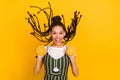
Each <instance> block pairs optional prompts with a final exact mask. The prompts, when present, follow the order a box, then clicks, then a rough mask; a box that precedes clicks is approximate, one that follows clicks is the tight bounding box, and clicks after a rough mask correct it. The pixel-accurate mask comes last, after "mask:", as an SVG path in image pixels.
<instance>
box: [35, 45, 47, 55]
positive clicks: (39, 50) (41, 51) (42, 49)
mask: <svg viewBox="0 0 120 80" xmlns="http://www.w3.org/2000/svg"><path fill="white" fill-rule="evenodd" d="M36 53H37V54H38V55H40V56H42V55H44V54H45V53H46V49H45V46H43V45H42V46H40V45H39V46H38V47H37V49H36Z"/></svg>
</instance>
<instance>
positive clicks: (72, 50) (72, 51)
mask: <svg viewBox="0 0 120 80" xmlns="http://www.w3.org/2000/svg"><path fill="white" fill-rule="evenodd" d="M66 53H67V54H68V55H74V54H76V48H75V47H73V46H69V47H67V50H66Z"/></svg>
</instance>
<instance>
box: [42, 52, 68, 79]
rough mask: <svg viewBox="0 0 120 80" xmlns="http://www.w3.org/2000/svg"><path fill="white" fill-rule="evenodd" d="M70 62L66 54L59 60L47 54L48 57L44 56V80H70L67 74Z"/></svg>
mask: <svg viewBox="0 0 120 80" xmlns="http://www.w3.org/2000/svg"><path fill="white" fill-rule="evenodd" d="M56 54H57V53H56ZM69 62H70V60H69V57H68V56H67V55H66V54H64V55H63V56H62V57H60V58H58V59H54V58H53V57H51V56H50V55H49V53H46V55H45V56H44V65H45V77H44V80H68V79H67V72H68V66H69Z"/></svg>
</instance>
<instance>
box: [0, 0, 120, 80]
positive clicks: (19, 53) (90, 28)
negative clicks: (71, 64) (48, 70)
mask: <svg viewBox="0 0 120 80" xmlns="http://www.w3.org/2000/svg"><path fill="white" fill-rule="evenodd" d="M48 1H49V2H50V3H51V6H52V9H53V12H54V15H61V14H64V16H65V20H66V24H67V25H68V24H70V19H71V18H72V16H73V12H74V11H75V10H79V11H81V14H82V15H83V17H82V19H81V22H80V24H79V25H78V28H77V34H76V36H75V38H74V39H73V40H72V41H71V42H70V43H69V44H68V45H74V46H75V47H76V48H77V64H78V67H79V71H80V74H79V76H78V77H77V78H75V77H74V76H73V75H72V72H71V69H70V68H69V74H68V76H69V80H120V77H119V76H120V6H119V4H120V1H119V0H2V1H1V2H0V80H43V75H44V74H43V68H42V71H41V72H40V73H39V75H37V76H35V75H34V74H33V67H34V64H35V50H36V47H37V46H38V45H39V44H40V42H39V41H38V40H37V39H35V38H34V37H33V36H32V35H30V32H31V31H32V29H31V27H30V25H29V24H28V23H27V21H26V20H25V17H26V16H28V15H27V13H26V12H27V11H28V10H31V8H30V6H31V5H36V6H40V7H41V8H44V7H47V6H48ZM42 21H43V22H44V19H43V20H42Z"/></svg>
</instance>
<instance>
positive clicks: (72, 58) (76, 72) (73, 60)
mask: <svg viewBox="0 0 120 80" xmlns="http://www.w3.org/2000/svg"><path fill="white" fill-rule="evenodd" d="M69 58H70V61H71V67H72V72H73V74H74V76H76V77H77V76H78V75H79V70H78V67H77V64H76V55H75V54H74V55H69Z"/></svg>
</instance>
